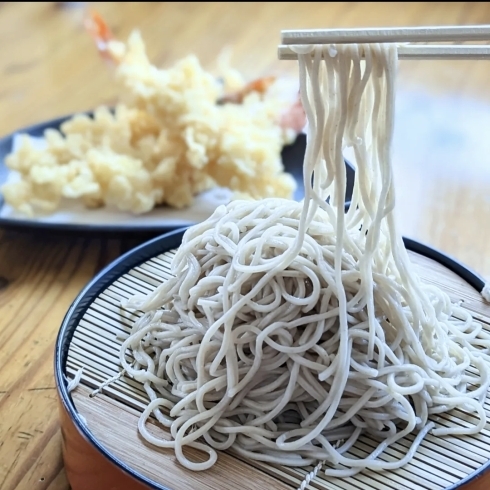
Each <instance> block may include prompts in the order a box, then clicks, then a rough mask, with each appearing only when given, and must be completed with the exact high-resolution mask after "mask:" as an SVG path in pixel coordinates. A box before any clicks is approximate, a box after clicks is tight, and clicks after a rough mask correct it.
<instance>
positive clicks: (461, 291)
mask: <svg viewBox="0 0 490 490" xmlns="http://www.w3.org/2000/svg"><path fill="white" fill-rule="evenodd" d="M183 233H184V231H183V230H179V231H176V232H172V233H169V234H167V235H164V236H162V237H159V238H156V239H154V240H152V241H149V242H147V243H146V244H144V245H141V246H140V247H138V248H136V249H134V250H133V251H131V252H129V253H127V254H126V255H124V256H122V257H121V258H119V259H118V260H116V261H115V262H114V263H112V264H111V265H110V266H108V267H107V268H106V269H105V270H104V271H102V272H101V273H100V274H99V275H98V276H97V277H96V278H95V279H94V280H93V281H92V282H91V283H90V284H89V285H88V286H87V287H86V288H85V289H84V290H83V291H82V293H81V294H80V295H79V297H78V298H77V299H76V301H75V302H74V303H73V305H72V306H71V308H70V310H69V311H68V313H67V315H66V317H65V320H64V322H63V325H62V327H61V330H60V333H59V336H58V340H57V343H56V359H55V371H56V381H57V386H58V393H59V399H60V403H59V406H60V413H61V427H62V433H63V457H64V461H65V467H66V473H67V476H68V479H69V482H70V484H71V487H72V489H73V490H109V489H110V490H143V489H145V490H147V489H159V490H191V489H192V490H201V489H203V490H211V489H220V490H232V489H233V490H235V489H237V488H239V489H241V490H252V489H254V490H258V489H260V490H269V489H270V490H296V489H297V488H298V487H299V485H300V484H301V482H302V480H303V478H304V477H305V475H306V474H307V473H308V472H309V471H311V468H306V469H294V468H285V467H281V466H277V465H270V464H265V463H259V462H250V461H245V460H242V459H240V458H239V457H237V456H236V455H234V454H233V453H227V452H224V453H220V454H219V457H218V462H217V464H216V465H215V466H214V467H212V468H211V469H210V470H207V471H204V472H197V473H196V472H192V471H189V470H186V469H185V468H183V467H182V466H181V465H180V464H178V462H177V461H176V459H175V456H174V453H173V451H172V450H163V449H157V448H155V447H152V446H149V445H148V444H147V443H146V442H145V441H144V440H143V439H142V438H141V437H140V436H139V434H138V429H137V421H138V418H139V415H140V413H141V412H142V410H143V408H144V406H145V405H146V403H147V395H146V393H145V391H144V390H143V388H142V386H141V385H139V383H137V382H135V381H134V380H132V379H129V378H126V377H122V378H120V379H118V380H116V381H115V382H113V383H111V384H110V385H109V386H107V387H106V388H104V389H103V391H102V392H101V393H99V394H98V395H97V396H94V397H91V396H90V394H91V393H92V391H93V390H94V389H95V388H97V387H99V386H100V385H101V384H102V383H103V382H105V381H106V380H107V379H109V378H111V377H112V376H114V375H117V374H118V373H119V371H120V368H119V362H118V352H119V349H120V346H121V343H122V341H121V340H118V336H117V334H118V333H121V332H128V331H129V328H130V326H131V324H132V322H133V321H134V320H135V319H136V318H137V315H136V314H135V313H133V312H130V311H127V310H124V309H122V308H121V306H120V303H121V300H123V299H126V298H128V297H129V296H131V295H132V294H134V293H137V292H148V291H150V290H151V289H152V288H154V287H155V286H156V285H157V284H159V283H160V282H162V281H165V280H166V279H168V278H169V277H170V267H169V266H170V262H171V259H172V256H173V254H174V251H175V249H176V248H177V247H178V246H179V245H180V243H181V239H182V235H183ZM405 245H406V247H407V248H408V249H409V250H410V257H411V260H412V262H413V263H414V264H415V266H416V270H417V272H418V274H419V275H420V276H421V278H422V279H423V280H424V281H426V282H428V283H431V284H436V285H438V286H440V287H441V288H442V289H443V290H445V291H446V292H447V293H448V294H449V296H450V297H451V299H452V300H453V301H462V302H463V303H462V304H463V307H465V308H466V309H468V310H469V311H471V313H472V314H473V315H474V317H475V318H476V319H477V320H478V321H480V322H482V323H483V324H484V325H485V326H486V329H487V330H488V331H490V305H489V304H487V303H485V302H484V301H483V299H482V297H481V295H480V292H479V291H481V289H482V287H483V282H482V280H481V279H480V278H479V277H478V276H477V275H475V274H474V273H473V272H471V271H469V270H468V269H467V268H465V267H464V266H462V265H461V264H459V263H457V262H456V261H454V260H452V259H451V258H449V257H447V256H446V255H444V254H442V253H440V252H437V251H435V250H433V249H431V248H429V247H426V246H423V245H421V244H419V243H417V242H414V241H411V240H405ZM82 366H84V373H83V377H82V381H81V384H80V385H79V386H78V387H77V388H76V390H74V391H73V392H72V393H71V394H70V393H68V390H67V383H68V381H69V380H70V379H72V378H73V376H74V374H75V373H76V372H77V370H78V369H79V368H80V367H82ZM485 408H486V409H487V413H488V414H489V415H490V412H489V410H490V396H488V397H487V401H486V404H485ZM438 418H439V419H438V423H439V424H441V423H442V424H443V425H446V426H454V425H463V426H464V425H467V424H468V423H471V422H472V421H471V416H470V415H468V414H465V413H463V412H461V411H458V410H453V411H452V412H451V413H450V414H444V415H440V416H438ZM149 427H150V431H152V432H153V433H155V434H159V435H162V434H165V431H164V429H162V428H160V427H159V426H158V425H157V424H156V421H154V422H150V424H149ZM412 440H413V436H411V437H407V438H406V439H404V440H402V441H399V442H398V443H396V444H395V445H394V446H392V447H390V448H389V449H388V450H387V451H386V453H385V455H384V456H383V457H384V458H387V460H393V459H395V458H396V459H399V458H400V457H401V455H402V454H404V453H406V451H407V448H408V446H409V444H410V442H411V441H412ZM374 444H375V443H374V441H371V440H370V439H369V437H366V436H364V437H361V439H360V440H359V441H358V443H356V444H355V446H354V448H353V449H351V451H352V453H353V454H355V455H357V456H362V455H364V454H366V452H368V451H371V450H372V448H373V445H374ZM186 454H189V455H190V456H191V457H192V458H193V459H194V458H196V459H198V458H199V457H200V455H198V453H195V455H193V454H192V450H189V453H186ZM489 466H490V424H488V425H487V427H486V429H484V430H483V431H482V433H480V434H478V435H472V436H460V437H458V436H451V437H434V436H432V435H430V434H429V435H428V436H427V437H426V438H425V440H424V441H423V443H422V445H421V446H420V448H419V450H418V451H417V453H416V455H415V457H414V459H413V460H412V462H411V463H409V464H408V465H406V466H405V467H404V468H402V469H399V470H395V471H389V472H388V471H384V472H373V471H364V472H361V473H360V474H358V475H356V476H354V477H350V478H345V479H339V478H327V477H325V476H324V475H323V476H322V474H321V472H320V473H319V474H318V476H317V477H316V478H315V479H314V480H313V481H311V482H310V484H309V485H308V486H307V488H309V489H318V490H319V489H322V490H341V489H342V490H449V489H451V490H455V489H458V490H463V489H464V490H488V489H489V488H490V472H487V469H488V468H489Z"/></svg>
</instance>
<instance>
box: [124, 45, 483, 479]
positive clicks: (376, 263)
mask: <svg viewBox="0 0 490 490" xmlns="http://www.w3.org/2000/svg"><path fill="white" fill-rule="evenodd" d="M295 49H297V50H298V53H299V68H300V82H301V93H302V101H303V105H304V107H305V110H306V113H307V116H308V122H309V125H308V146H307V152H306V156H305V162H304V182H305V184H306V185H305V196H306V197H305V200H304V202H302V203H296V202H293V201H289V200H283V199H266V200H261V201H234V202H231V203H230V204H229V205H228V206H226V207H225V206H221V207H219V208H218V209H217V210H216V212H215V213H214V214H213V215H212V216H211V217H210V218H209V219H208V220H206V221H205V222H203V223H201V224H199V225H196V226H193V227H191V228H189V229H188V230H187V232H186V233H185V235H184V238H183V241H182V245H181V247H180V248H179V250H178V252H177V254H176V255H175V258H174V260H173V264H172V272H173V274H174V275H175V278H173V279H171V280H169V281H168V282H165V283H163V284H161V285H160V286H159V287H158V288H156V290H155V291H154V292H153V293H151V294H150V295H149V296H147V297H145V296H139V297H135V298H132V300H131V301H130V303H129V304H130V305H131V306H132V307H134V308H136V309H139V310H142V311H144V312H146V314H145V315H144V316H142V317H141V319H140V320H139V321H138V322H137V323H136V324H135V325H134V328H133V330H132V333H131V335H130V336H129V338H128V339H127V340H126V341H125V342H124V344H123V346H122V349H121V363H122V366H123V367H124V368H125V370H126V372H127V373H128V374H129V375H130V376H132V377H134V378H135V379H136V380H138V381H140V382H141V383H143V384H144V387H145V390H146V391H147V393H148V395H149V397H150V400H151V401H150V403H149V405H148V407H147V409H146V410H145V412H144V413H143V415H142V417H141V420H140V423H139V430H140V432H141V434H142V436H143V437H144V438H145V439H146V440H147V441H149V442H150V443H152V444H154V445H155V446H159V447H164V448H173V449H174V451H175V454H176V457H177V459H178V460H179V462H180V463H181V464H183V465H184V466H185V467H187V468H189V469H191V470H203V469H207V468H209V467H211V466H212V465H213V464H214V462H215V461H216V458H217V453H216V450H225V449H231V450H233V451H234V452H235V453H238V454H239V455H240V456H243V457H247V458H250V459H255V460H260V461H266V462H272V463H280V464H283V465H289V466H307V465H310V464H316V463H317V462H318V461H325V462H326V470H325V471H326V473H327V474H328V475H337V476H349V475H353V474H355V473H357V472H358V471H361V470H362V469H365V468H370V469H373V470H382V469H394V468H398V467H400V466H403V465H404V464H405V463H407V462H408V461H409V460H410V459H411V458H412V457H413V455H414V453H415V451H416V450H417V447H418V445H419V444H420V442H421V441H422V439H423V438H424V436H425V435H426V434H427V433H428V432H429V431H431V432H432V433H433V434H435V435H440V436H443V435H446V434H473V433H477V432H479V431H480V430H481V429H482V428H483V427H484V425H485V423H486V416H485V412H484V409H483V406H482V400H483V399H484V397H485V395H486V392H487V388H488V385H489V379H490V378H489V367H488V366H489V365H488V360H489V357H488V355H487V353H488V347H489V345H490V337H489V335H488V334H486V333H485V332H484V331H483V330H482V326H481V325H480V324H479V323H477V322H475V321H474V320H473V319H472V318H471V316H470V315H469V314H468V313H467V312H466V311H465V310H463V309H462V308H460V307H458V306H457V305H454V304H451V301H450V300H449V298H448V296H447V294H445V293H444V292H442V291H441V290H439V289H438V288H436V287H434V286H429V285H426V284H422V282H421V281H420V280H419V278H418V277H417V275H416V274H415V273H414V271H413V268H412V265H411V263H410V260H409V258H408V255H407V252H406V250H405V248H404V246H403V242H402V239H401V236H400V234H399V233H398V232H397V229H396V226H395V219H394V214H393V210H394V206H395V196H394V187H393V175H392V164H391V155H390V151H391V146H392V145H391V142H392V136H393V119H394V95H395V94H394V83H395V74H396V62H397V61H396V60H397V52H396V47H394V46H392V45H339V46H316V47H313V46H308V47H301V46H298V47H296V48H295ZM347 146H349V147H352V148H353V150H354V153H355V156H356V164H357V171H356V180H355V185H354V194H353V199H352V204H351V206H350V209H349V210H348V212H347V213H345V212H344V205H345V202H344V196H345V189H346V174H345V165H344V160H343V156H342V151H343V149H344V148H345V147H347ZM310 183H311V184H310ZM456 407H458V408H459V409H461V410H463V411H466V412H470V413H472V414H474V416H475V418H474V420H475V421H476V422H475V425H474V426H464V427H459V426H458V427H451V428H448V427H445V426H442V425H438V424H437V423H434V422H433V421H431V420H434V417H431V416H433V415H434V414H439V413H442V412H447V411H450V410H451V409H453V408H456ZM151 414H154V416H155V417H156V418H157V419H158V420H159V422H160V423H162V424H163V425H164V426H167V427H169V428H170V432H171V435H172V438H171V440H170V441H167V440H163V439H160V438H157V437H155V436H153V435H152V434H150V432H149V431H148V430H147V428H146V425H145V424H146V420H147V419H148V417H149V416H150V415H151ZM411 433H413V434H414V435H415V437H414V439H413V442H412V445H411V447H410V448H409V449H408V450H407V453H406V454H405V455H404V456H403V457H402V458H401V459H399V460H395V461H391V462H387V461H385V460H383V459H381V458H380V456H382V453H383V452H384V451H385V449H386V448H387V447H389V446H390V445H391V444H393V443H394V442H395V441H397V440H399V439H401V438H403V437H405V436H407V435H408V434H411ZM363 435H368V436H369V437H370V439H371V440H372V441H375V444H374V447H373V450H372V452H371V453H370V454H368V455H366V457H365V458H359V457H356V456H354V455H352V454H351V453H350V452H349V449H350V448H351V447H352V446H353V445H354V444H355V443H356V441H357V440H358V439H359V437H361V436H363ZM186 446H190V447H194V448H197V449H199V450H202V451H205V452H207V453H208V458H207V460H206V461H204V462H193V461H191V460H190V459H189V458H188V457H186V456H185V455H184V454H183V448H184V447H186Z"/></svg>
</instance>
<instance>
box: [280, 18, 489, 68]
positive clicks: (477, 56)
mask: <svg viewBox="0 0 490 490" xmlns="http://www.w3.org/2000/svg"><path fill="white" fill-rule="evenodd" d="M458 41H459V42H466V41H490V25H480V26H444V27H439V26H435V27H390V28H386V29H382V28H369V29H322V30H315V29H311V30H297V31H281V43H282V44H281V45H280V46H279V48H278V55H279V59H281V60H295V59H298V55H297V54H296V53H295V52H294V51H293V50H292V49H291V48H290V45H311V44H349V43H395V44H396V43H411V42H412V43H413V42H430V43H434V42H458ZM398 58H399V59H404V60H407V59H408V60H490V46H484V45H469V44H467V45H444V44H443V45H430V46H428V45H415V44H400V45H399V46H398Z"/></svg>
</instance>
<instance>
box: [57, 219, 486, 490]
mask: <svg viewBox="0 0 490 490" xmlns="http://www.w3.org/2000/svg"><path fill="white" fill-rule="evenodd" d="M186 229H187V227H185V228H180V229H178V230H174V231H172V232H170V233H167V234H165V235H162V236H159V237H156V238H154V239H152V240H149V241H147V242H145V243H143V244H142V245H139V246H138V247H136V248H134V249H133V250H130V251H129V252H127V253H125V254H124V255H122V256H121V257H119V258H118V259H116V260H115V261H113V262H112V263H111V264H109V265H108V266H107V267H105V268H104V269H103V270H102V271H101V272H99V274H97V276H96V277H95V278H94V279H92V281H90V282H89V284H87V286H85V288H84V289H83V290H82V292H81V293H80V294H79V295H78V296H77V298H76V299H75V301H74V302H73V303H72V305H71V306H70V308H69V310H68V312H67V313H66V315H65V318H64V320H63V323H62V325H61V328H60V331H59V333H58V336H57V339H56V346H55V356H54V357H55V358H54V370H55V380H56V385H57V388H58V393H59V395H60V398H61V401H62V403H63V406H64V407H65V409H66V411H67V412H68V413H69V414H70V417H71V419H72V421H73V423H74V424H75V426H76V428H77V430H78V431H79V433H80V434H81V435H82V436H83V437H84V438H85V439H86V440H87V441H88V442H90V443H91V444H92V445H93V446H94V447H95V448H97V449H98V451H99V452H100V453H101V455H103V456H104V457H105V458H106V459H108V460H109V461H110V462H112V463H113V464H114V465H116V466H117V467H119V468H120V469H121V470H123V471H124V472H126V473H128V474H129V475H130V476H131V477H133V478H135V479H136V480H137V481H139V482H141V483H144V484H145V485H147V486H148V487H149V488H151V489H154V490H171V489H170V488H168V487H165V486H163V485H161V484H159V483H156V482H154V481H153V480H151V479H149V478H147V477H145V476H144V475H141V474H140V473H138V472H137V471H135V470H134V469H132V468H131V467H130V466H128V465H127V464H126V463H124V462H123V461H121V460H120V459H119V458H117V457H116V456H114V455H113V454H111V452H110V451H108V450H107V449H106V448H105V447H104V446H103V445H102V444H101V443H100V442H99V441H98V440H97V439H96V438H95V437H94V436H93V435H92V433H91V432H90V431H89V430H88V428H87V427H86V426H85V425H84V424H83V423H82V422H81V420H80V417H79V414H78V412H77V410H76V408H75V405H74V403H73V400H72V398H71V396H70V394H69V393H68V391H67V389H66V377H65V375H64V373H65V369H66V361H67V356H68V349H69V344H70V342H71V339H72V337H73V334H74V331H75V329H76V327H77V325H78V324H79V322H80V319H81V318H82V316H83V315H84V313H85V311H86V310H87V308H88V307H89V305H90V304H91V303H92V302H93V301H94V299H95V298H97V297H98V296H99V295H100V294H101V293H102V291H104V290H105V289H106V288H107V287H109V286H110V285H111V284H112V283H113V282H114V281H116V280H117V279H118V278H119V277H121V276H122V275H124V274H126V273H127V272H128V271H129V270H131V269H133V268H134V267H136V266H138V265H140V264H141V263H143V262H145V261H147V260H149V259H151V258H153V257H155V256H156V255H159V254H161V253H164V252H166V251H169V250H172V249H175V248H177V247H179V245H180V244H181V241H182V236H183V234H184V233H185V231H186ZM403 241H404V243H405V247H406V248H407V249H408V250H410V251H412V252H416V253H418V254H420V255H423V256H425V257H427V258H429V259H432V260H434V261H436V262H438V263H440V264H441V265H444V266H445V267H447V268H448V269H449V270H451V271H452V272H454V273H456V274H457V275H458V276H460V277H461V278H462V279H464V280H465V281H466V282H467V283H468V284H469V285H470V286H471V287H473V288H474V289H476V290H477V291H478V292H481V291H482V289H483V287H484V284H485V282H484V280H483V279H482V277H481V276H479V275H478V274H477V273H476V272H474V271H472V270H471V269H469V268H468V267H466V266H465V265H463V264H462V263H460V262H458V261H457V260H456V259H454V258H452V257H450V256H449V255H447V254H445V253H443V252H441V251H439V250H436V249H434V248H432V247H430V246H428V245H424V244H422V243H420V242H418V241H415V240H412V239H410V238H405V237H404V238H403ZM489 468H490V460H489V461H487V462H486V463H485V464H484V465H482V466H481V467H480V468H479V469H478V470H476V471H474V472H473V473H471V474H470V475H468V476H467V477H465V478H463V479H462V480H461V481H460V482H458V483H455V484H454V485H451V486H450V487H447V488H446V489H445V490H457V489H460V488H461V487H462V486H464V485H466V484H467V483H469V482H471V481H473V480H475V479H476V478H479V477H481V476H482V475H483V474H484V473H486V472H487V471H488V469H489Z"/></svg>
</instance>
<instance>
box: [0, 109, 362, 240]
mask: <svg viewBox="0 0 490 490" xmlns="http://www.w3.org/2000/svg"><path fill="white" fill-rule="evenodd" d="M79 114H83V115H86V116H89V117H91V116H92V115H93V112H81V113H79ZM74 115H75V114H70V115H67V116H63V117H58V118H56V119H52V120H49V121H45V122H42V123H39V124H34V125H32V126H28V127H25V128H22V129H19V130H18V131H15V132H13V133H11V134H9V135H7V136H4V137H3V138H0V167H1V166H5V162H4V161H5V157H6V156H7V155H8V154H9V153H10V152H11V149H12V140H13V136H14V135H15V134H29V135H30V136H35V137H42V136H43V134H44V131H45V130H46V129H59V128H60V126H61V125H62V124H63V122H65V121H66V120H68V119H70V118H71V117H73V116H74ZM305 148H306V135H305V134H299V135H298V137H297V138H296V140H295V141H294V142H293V143H291V144H290V145H287V146H285V147H284V148H283V149H282V152H281V158H282V161H283V164H284V167H285V170H286V171H288V172H290V173H291V174H292V175H293V177H294V178H295V180H296V182H297V183H298V190H297V191H296V193H295V196H294V198H295V199H296V200H300V199H301V198H302V197H303V194H304V193H303V191H302V189H301V182H302V175H301V168H302V166H303V165H302V157H303V156H304V153H305ZM300 159H301V165H297V164H295V163H294V162H298V161H300ZM345 164H346V170H347V192H346V202H347V205H348V204H349V203H350V200H351V197H352V190H353V188H354V167H353V166H352V165H351V164H350V163H349V162H348V161H346V162H345ZM3 204H4V199H3V196H2V194H1V193H0V209H1V208H2V206H3ZM135 219H137V217H135ZM191 224H193V223H189V225H188V226H190V225H191ZM0 228H4V229H18V230H19V229H23V230H28V229H29V230H54V231H61V232H78V233H81V232H84V233H94V232H97V233H103V234H104V235H106V234H110V235H113V234H125V233H133V234H134V233H137V234H138V235H148V234H153V235H154V234H159V235H160V234H162V233H166V232H169V231H173V230H175V229H178V228H182V225H177V226H168V225H162V226H158V225H154V224H150V225H146V226H132V225H131V224H129V223H128V224H123V225H121V224H118V225H107V224H106V223H104V224H77V223H63V222H60V223H51V222H50V223H48V222H44V221H39V220H35V219H30V218H25V219H22V218H1V217H0Z"/></svg>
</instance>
